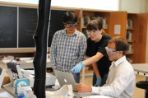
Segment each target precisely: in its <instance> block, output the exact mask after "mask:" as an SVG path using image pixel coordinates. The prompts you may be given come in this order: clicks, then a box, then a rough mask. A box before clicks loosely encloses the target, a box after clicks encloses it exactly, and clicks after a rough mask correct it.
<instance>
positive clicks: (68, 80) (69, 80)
mask: <svg viewBox="0 0 148 98" xmlns="http://www.w3.org/2000/svg"><path fill="white" fill-rule="evenodd" d="M54 73H55V76H56V78H57V80H58V82H59V84H60V86H61V87H62V86H63V85H72V87H73V91H76V89H75V85H76V84H77V83H76V81H75V80H74V77H73V74H72V73H70V72H62V71H59V70H54Z"/></svg>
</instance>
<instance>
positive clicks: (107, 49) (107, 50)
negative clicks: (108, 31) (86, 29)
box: [105, 47, 116, 53]
mask: <svg viewBox="0 0 148 98" xmlns="http://www.w3.org/2000/svg"><path fill="white" fill-rule="evenodd" d="M105 50H106V52H107V53H112V52H116V50H115V49H113V48H109V47H105Z"/></svg>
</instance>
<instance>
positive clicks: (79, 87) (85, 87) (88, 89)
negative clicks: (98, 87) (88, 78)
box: [76, 83, 92, 92]
mask: <svg viewBox="0 0 148 98" xmlns="http://www.w3.org/2000/svg"><path fill="white" fill-rule="evenodd" d="M76 89H77V91H78V92H91V91H92V89H91V86H89V85H86V84H82V83H80V84H77V85H76Z"/></svg>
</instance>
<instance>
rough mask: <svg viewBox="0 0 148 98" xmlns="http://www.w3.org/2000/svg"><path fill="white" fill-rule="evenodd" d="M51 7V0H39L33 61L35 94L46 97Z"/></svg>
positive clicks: (38, 97)
mask: <svg viewBox="0 0 148 98" xmlns="http://www.w3.org/2000/svg"><path fill="white" fill-rule="evenodd" d="M50 7H51V0H39V8H38V12H39V15H38V16H39V17H38V25H37V29H36V32H35V34H34V39H35V44H36V54H35V57H34V61H33V63H34V68H35V81H34V94H35V95H36V96H37V98H46V96H45V79H46V54H47V41H48V37H47V36H48V22H49V13H50ZM26 40H27V39H26Z"/></svg>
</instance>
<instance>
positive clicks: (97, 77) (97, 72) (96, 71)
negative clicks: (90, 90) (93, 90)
mask: <svg viewBox="0 0 148 98" xmlns="http://www.w3.org/2000/svg"><path fill="white" fill-rule="evenodd" d="M92 67H93V71H94V74H95V76H96V81H95V84H94V86H100V85H101V81H102V79H101V76H100V72H99V69H98V68H97V64H96V63H94V64H92Z"/></svg>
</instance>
